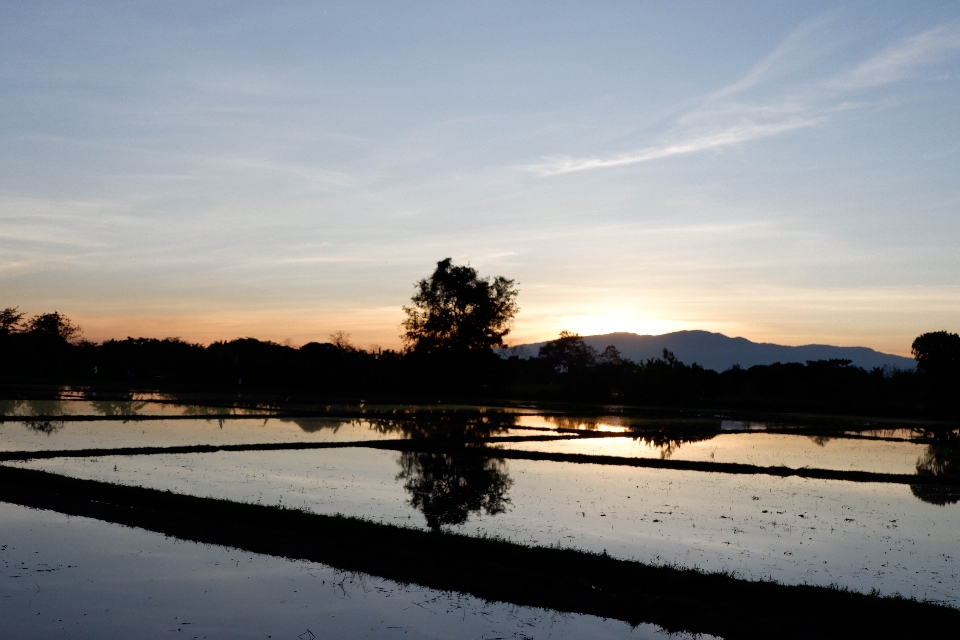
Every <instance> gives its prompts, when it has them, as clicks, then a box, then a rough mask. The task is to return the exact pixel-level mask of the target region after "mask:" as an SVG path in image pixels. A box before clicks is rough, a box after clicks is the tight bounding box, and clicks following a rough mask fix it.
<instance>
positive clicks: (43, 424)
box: [23, 420, 63, 436]
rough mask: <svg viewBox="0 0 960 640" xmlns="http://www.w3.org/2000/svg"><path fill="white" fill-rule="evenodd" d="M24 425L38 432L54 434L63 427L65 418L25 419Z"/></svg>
mask: <svg viewBox="0 0 960 640" xmlns="http://www.w3.org/2000/svg"><path fill="white" fill-rule="evenodd" d="M23 426H25V427H26V428H27V429H30V430H31V431H34V432H36V433H45V434H47V435H48V436H49V435H53V434H54V433H56V432H57V431H60V429H63V420H24V421H23Z"/></svg>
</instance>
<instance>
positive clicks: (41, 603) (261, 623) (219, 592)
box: [0, 503, 702, 640]
mask: <svg viewBox="0 0 960 640" xmlns="http://www.w3.org/2000/svg"><path fill="white" fill-rule="evenodd" d="M0 521H2V522H3V528H2V529H0V570H2V574H0V635H2V636H3V637H7V638H54V637H65V638H66V637H68V638H158V637H170V636H173V637H185V638H289V639H291V640H297V639H300V640H310V639H311V638H404V637H406V638H410V637H414V638H530V637H537V638H597V639H610V640H614V639H617V638H631V639H641V640H643V639H651V640H652V639H655V638H666V637H668V636H667V634H665V633H663V632H662V631H660V630H659V629H658V628H657V627H656V626H654V625H641V626H640V627H637V628H631V627H630V626H629V625H627V624H626V623H624V622H619V621H615V620H605V619H602V618H597V617H595V616H587V615H577V614H559V613H556V612H552V611H547V610H543V609H536V608H532V607H518V606H512V605H506V604H502V603H488V602H484V601H483V600H480V599H478V598H474V597H471V596H465V595H460V594H457V593H450V592H443V591H436V590H433V589H426V588H422V587H418V586H415V585H401V584H398V583H396V582H393V581H390V580H384V579H381V578H376V577H372V576H368V575H365V574H362V573H345V572H342V571H337V570H335V569H331V568H330V567H327V566H325V565H322V564H317V563H309V562H297V561H289V560H284V559H281V558H274V557H271V556H265V555H259V554H252V553H246V552H242V551H238V550H236V549H229V548H224V547H219V546H211V545H202V544H197V543H194V542H184V541H180V540H177V539H173V538H167V537H164V536H162V535H159V534H156V533H152V532H147V531H143V530H140V529H132V528H128V527H122V526H119V525H113V524H106V523H103V522H99V521H97V520H93V519H90V518H76V517H73V518H71V517H68V516H64V515H61V514H58V513H53V512H49V511H37V510H32V509H26V508H24V507H19V506H14V505H8V504H3V503H0ZM669 637H672V638H678V639H683V638H685V637H690V636H687V635H686V634H682V633H681V634H676V635H672V636H669ZM701 637H702V636H701Z"/></svg>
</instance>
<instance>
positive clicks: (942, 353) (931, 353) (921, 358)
mask: <svg viewBox="0 0 960 640" xmlns="http://www.w3.org/2000/svg"><path fill="white" fill-rule="evenodd" d="M911 351H912V352H913V357H914V358H916V360H917V370H918V371H920V372H921V373H928V374H933V375H950V376H955V375H957V373H958V372H960V335H957V334H956V333H947V332H946V331H934V332H932V333H924V334H923V335H921V336H918V337H917V339H916V340H914V341H913V345H912V347H911Z"/></svg>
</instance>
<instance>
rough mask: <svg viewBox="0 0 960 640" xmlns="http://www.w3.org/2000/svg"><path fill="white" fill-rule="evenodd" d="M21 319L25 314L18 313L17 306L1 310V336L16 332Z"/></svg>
mask: <svg viewBox="0 0 960 640" xmlns="http://www.w3.org/2000/svg"><path fill="white" fill-rule="evenodd" d="M21 320H23V314H22V313H18V309H17V307H7V308H6V309H4V310H3V311H0V336H5V335H7V334H10V333H15V332H16V331H17V327H18V326H19V324H20V321H21Z"/></svg>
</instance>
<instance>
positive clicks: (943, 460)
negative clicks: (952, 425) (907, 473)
mask: <svg viewBox="0 0 960 640" xmlns="http://www.w3.org/2000/svg"><path fill="white" fill-rule="evenodd" d="M917 475H918V476H934V477H937V478H948V479H951V480H955V481H956V484H952V485H943V484H914V485H910V490H911V491H912V492H913V495H915V496H916V497H918V498H920V499H921V500H923V501H924V502H929V503H931V504H939V505H948V504H955V503H957V502H960V437H958V435H957V433H956V432H949V433H947V434H939V435H938V436H935V438H934V442H933V443H932V444H930V445H928V446H927V451H926V453H924V454H923V455H922V456H921V457H920V458H919V459H918V460H917Z"/></svg>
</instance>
